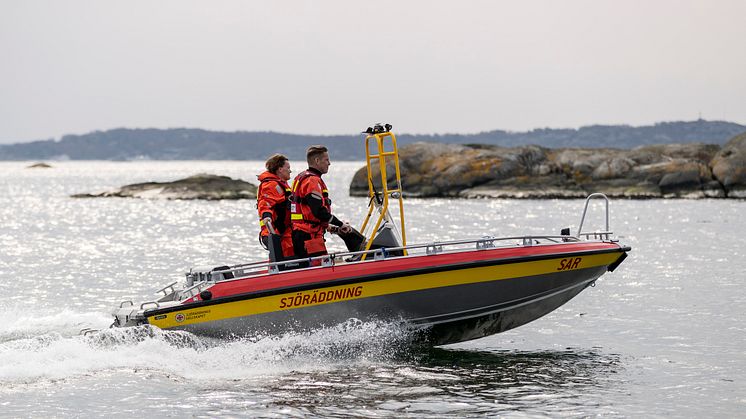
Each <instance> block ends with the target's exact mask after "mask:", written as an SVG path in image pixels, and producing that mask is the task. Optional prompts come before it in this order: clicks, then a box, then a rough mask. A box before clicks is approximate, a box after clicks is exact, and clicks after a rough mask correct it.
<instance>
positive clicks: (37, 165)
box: [26, 163, 52, 169]
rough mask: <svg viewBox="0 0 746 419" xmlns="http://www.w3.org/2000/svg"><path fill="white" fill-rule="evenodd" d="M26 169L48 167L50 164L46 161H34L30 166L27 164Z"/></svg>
mask: <svg viewBox="0 0 746 419" xmlns="http://www.w3.org/2000/svg"><path fill="white" fill-rule="evenodd" d="M26 168H27V169H50V168H52V166H50V165H49V164H47V163H34V164H32V165H31V166H27V167H26Z"/></svg>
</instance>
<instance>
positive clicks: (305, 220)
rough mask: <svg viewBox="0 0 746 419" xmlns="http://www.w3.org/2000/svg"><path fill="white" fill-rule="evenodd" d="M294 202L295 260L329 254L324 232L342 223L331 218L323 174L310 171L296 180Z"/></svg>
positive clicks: (292, 203)
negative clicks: (330, 225)
mask: <svg viewBox="0 0 746 419" xmlns="http://www.w3.org/2000/svg"><path fill="white" fill-rule="evenodd" d="M291 199H292V202H291V204H290V210H291V213H292V214H291V218H292V223H293V233H292V237H293V250H294V251H295V256H296V257H298V258H302V257H314V256H320V255H325V254H327V251H326V245H325V243H324V232H325V231H326V229H327V227H328V226H329V224H332V225H335V226H337V227H339V226H341V225H342V224H343V223H342V221H340V220H339V219H338V218H337V217H335V216H334V215H332V201H331V199H329V191H328V190H327V188H326V184H325V183H324V181H323V180H322V179H321V172H320V171H318V170H316V169H314V168H309V169H308V170H306V171H304V172H301V173H300V174H299V175H298V176H296V177H295V180H294V181H293V195H292V198H291Z"/></svg>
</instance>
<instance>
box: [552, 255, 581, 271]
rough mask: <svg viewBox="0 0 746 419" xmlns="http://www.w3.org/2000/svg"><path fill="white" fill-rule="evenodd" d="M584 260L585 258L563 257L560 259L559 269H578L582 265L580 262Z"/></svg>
mask: <svg viewBox="0 0 746 419" xmlns="http://www.w3.org/2000/svg"><path fill="white" fill-rule="evenodd" d="M582 261H583V258H568V259H562V260H561V261H560V265H559V268H557V270H558V271H569V270H571V269H577V268H578V267H579V266H580V262H582Z"/></svg>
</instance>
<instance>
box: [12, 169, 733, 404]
mask: <svg viewBox="0 0 746 419" xmlns="http://www.w3.org/2000/svg"><path fill="white" fill-rule="evenodd" d="M27 165H28V163H27V162H0V225H2V230H0V246H2V247H1V248H0V255H1V256H2V257H1V258H0V277H2V278H4V281H5V282H6V284H8V285H9V286H8V287H7V288H6V291H7V292H6V295H5V296H4V299H3V303H2V305H1V306H0V316H2V318H3V319H4V322H3V323H2V324H0V395H1V396H2V397H0V399H1V400H3V403H4V404H3V409H4V412H6V414H8V415H11V416H19V415H21V416H22V415H26V414H28V413H29V412H34V414H35V415H36V416H61V415H73V414H75V413H76V412H77V413H79V410H78V407H77V406H88V407H87V409H89V410H87V411H86V413H88V415H89V416H100V415H104V414H110V413H113V414H114V415H115V416H125V415H131V414H137V415H148V414H151V415H155V416H163V415H173V414H176V415H196V416H215V415H219V414H228V415H249V416H253V415H281V416H285V415H297V416H308V415H319V416H330V415H331V416H334V415H337V416H349V415H361V416H375V415H380V416H412V417H421V416H453V417H456V416H465V415H466V416H468V415H493V416H494V415H512V414H518V415H529V416H536V415H548V416H557V415H571V416H640V415H645V416H648V415H655V416H663V415H669V414H679V415H680V414H682V413H683V414H685V415H687V416H688V415H696V414H707V415H712V414H713V413H721V414H724V415H726V416H735V415H737V414H738V413H737V412H741V411H743V408H745V407H746V399H744V397H743V394H746V386H745V385H744V383H745V382H746V367H745V365H746V355H744V351H743V349H742V348H743V344H744V343H746V342H745V341H744V328H743V327H742V326H741V322H742V319H743V318H746V309H744V307H746V292H744V289H743V280H744V276H743V272H746V257H744V256H745V255H744V249H746V223H744V222H743V221H742V213H743V206H744V205H745V203H744V202H742V201H718V200H702V201H682V200H676V201H660V200H654V201H653V200H651V201H614V202H612V206H611V228H612V229H613V230H614V231H616V232H618V234H619V237H620V238H621V240H622V242H624V243H625V244H629V245H631V246H632V248H633V251H632V252H631V253H630V257H629V258H628V259H627V261H626V262H625V263H624V264H623V265H622V266H621V267H620V268H619V269H618V270H617V271H616V272H614V273H613V274H610V275H608V276H605V277H604V278H603V279H601V280H600V281H599V283H598V286H597V287H595V288H592V289H588V290H586V291H584V292H583V293H581V294H580V295H579V296H578V297H577V298H576V299H575V300H573V301H572V302H570V303H569V304H567V305H566V306H563V307H561V308H560V309H559V310H557V311H555V312H554V313H552V314H550V315H549V316H546V317H544V318H542V319H539V320H538V321H536V322H534V323H532V324H529V325H527V326H524V327H521V328H518V329H516V330H512V331H509V332H506V333H504V334H500V335H496V336H492V337H488V338H485V339H481V340H477V341H473V342H466V343H462V344H459V345H453V346H450V347H448V348H447V349H425V348H409V349H407V350H405V351H403V352H401V351H398V350H397V349H398V348H400V347H401V345H398V344H396V343H397V342H399V341H397V339H398V337H399V336H401V331H398V330H388V329H386V326H385V325H370V324H361V325H355V326H354V327H352V328H351V329H348V330H345V331H344V332H343V333H340V332H339V331H335V330H331V331H319V332H317V333H316V334H313V335H310V336H308V335H303V336H293V335H289V336H285V337H279V338H270V337H267V338H265V339H263V340H262V339H259V340H254V341H244V342H242V343H226V342H215V341H210V340H206V339H204V338H199V337H196V336H191V335H189V336H188V337H186V338H179V337H176V336H172V335H170V334H168V333H167V334H160V335H159V334H153V335H150V334H146V335H143V336H140V337H137V338H132V339H131V340H129V341H127V340H126V339H125V341H124V343H116V344H113V345H110V346H106V345H102V344H100V343H96V342H95V339H85V338H83V337H80V336H77V331H78V330H79V329H81V328H83V327H96V328H101V327H103V328H105V327H107V326H108V324H109V323H110V318H109V315H108V312H109V310H111V309H112V308H113V307H114V306H115V305H116V304H117V303H118V302H119V301H122V300H128V299H135V300H139V299H143V298H146V297H149V296H150V295H151V294H152V293H153V291H154V290H156V289H158V288H160V287H161V286H163V285H165V284H167V283H170V282H173V281H176V280H180V279H181V278H182V277H183V272H186V270H188V269H189V267H190V266H194V265H210V264H216V265H223V264H234V263H240V262H245V261H246V260H247V259H254V260H257V259H260V258H263V257H265V254H264V251H263V250H261V248H260V247H259V244H258V241H257V217H256V210H255V207H254V202H253V201H221V202H202V201H157V200H156V201H150V200H137V199H119V198H111V199H72V198H69V195H70V194H74V193H82V192H95V191H100V190H106V189H113V188H116V187H119V186H122V185H124V184H130V183H136V182H143V181H165V180H175V179H179V178H183V177H186V176H190V175H193V174H196V173H200V172H207V173H214V174H221V175H227V176H231V177H234V178H242V179H244V180H249V181H253V180H254V179H255V175H256V174H257V173H258V172H259V171H260V169H261V167H262V162H54V163H52V165H53V166H54V167H53V168H52V169H47V170H39V169H37V170H30V169H25V167H26V166H27ZM358 167H360V163H340V162H333V164H332V167H331V172H330V173H329V175H328V176H327V183H328V184H329V186H330V190H331V195H332V198H333V199H334V203H335V213H337V214H338V215H339V216H340V218H343V219H349V220H351V221H353V222H354V223H355V224H357V223H359V221H360V219H361V217H362V214H363V210H364V209H365V205H366V202H367V201H366V199H364V198H352V197H349V196H347V188H348V185H349V182H350V180H351V178H352V175H353V173H354V170H355V169H356V168H358ZM300 169H301V167H295V166H294V171H295V172H296V173H297V172H299V171H300ZM405 210H406V215H407V224H408V231H407V236H408V239H409V242H410V243H415V242H427V241H435V240H438V241H445V240H453V239H459V238H462V237H481V236H485V235H494V236H514V235H524V234H547V233H549V234H557V233H559V230H560V229H561V228H563V227H571V228H572V229H573V231H574V230H575V229H576V228H577V224H578V222H579V217H580V212H581V211H582V201H577V200H568V201H557V200H526V201H519V200H447V199H428V200H425V199H406V200H405ZM592 210H593V211H592V213H591V216H592V218H590V219H589V220H587V222H586V223H587V224H586V225H587V226H588V227H589V228H591V229H593V228H595V227H597V226H601V225H602V224H603V219H602V213H603V211H602V209H601V207H600V206H599V205H595V206H594V208H593V209H592ZM342 247H343V245H342V243H341V242H338V241H335V239H332V240H331V241H330V248H332V249H337V250H341V249H342ZM110 333H113V332H110ZM102 336H104V337H105V336H107V335H106V334H104V335H102ZM115 340H116V339H115ZM374 342H375V343H377V344H378V346H376V345H373V344H372V343H374ZM386 342H393V343H392V345H391V346H387V345H386V344H385V343H386ZM366 346H370V348H367V349H370V350H369V351H366ZM404 346H405V347H406V345H404ZM52 387H54V388H55V389H56V390H55V391H53V392H52V391H48V390H49V389H50V388H52Z"/></svg>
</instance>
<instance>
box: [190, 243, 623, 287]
mask: <svg viewBox="0 0 746 419" xmlns="http://www.w3.org/2000/svg"><path fill="white" fill-rule="evenodd" d="M593 234H594V233H583V234H582V235H583V236H588V237H590V236H591V235H593ZM595 234H596V235H598V234H600V233H595ZM609 234H611V233H610V232H609ZM508 241H513V242H514V243H511V244H502V245H498V244H497V243H498V242H508ZM578 241H581V239H580V238H579V237H573V236H566V235H537V236H508V237H489V236H488V237H482V238H479V239H468V240H450V241H444V242H432V243H425V244H414V245H408V246H399V247H387V248H381V249H370V250H361V251H356V252H341V253H331V254H328V255H323V256H316V257H311V258H302V259H293V260H287V261H281V262H271V263H270V262H267V261H258V262H251V263H248V264H242V265H236V266H232V267H230V268H229V269H223V270H218V271H212V273H226V272H236V271H244V272H243V273H244V275H242V276H240V277H239V276H235V277H234V278H231V279H222V280H218V281H215V282H225V281H233V280H237V279H245V278H247V277H251V276H258V275H266V274H268V273H269V274H274V273H279V272H282V271H281V270H280V269H279V267H280V266H283V265H289V264H308V267H307V268H306V269H314V268H325V267H329V266H335V265H336V261H337V260H340V259H345V258H353V259H354V258H355V257H356V256H362V255H368V256H369V257H371V258H372V259H366V260H361V259H362V258H361V259H358V260H355V261H353V262H352V263H367V262H374V261H376V260H381V259H386V258H387V256H386V255H387V254H390V253H392V252H397V251H405V250H406V251H416V250H423V249H424V252H413V253H410V254H409V256H423V255H424V256H427V255H435V254H441V253H457V252H463V251H472V250H489V249H494V248H498V247H509V246H541V245H552V244H556V243H562V242H578ZM515 242H517V243H515ZM547 242H548V243H547ZM466 245H473V246H474V247H463V246H466ZM458 246H462V247H458ZM444 248H445V250H444ZM314 264H315V265H316V266H314ZM247 267H253V268H255V269H253V270H252V272H246V268H247ZM202 284H203V283H197V284H194V285H193V286H192V287H191V288H190V289H194V288H197V287H199V286H201V285H202ZM186 291H188V290H183V292H186Z"/></svg>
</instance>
